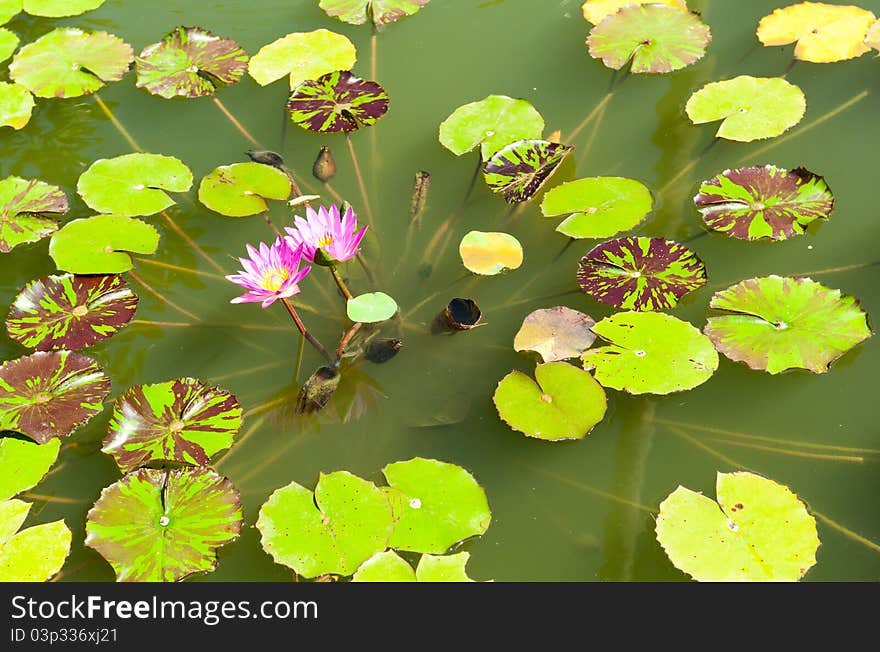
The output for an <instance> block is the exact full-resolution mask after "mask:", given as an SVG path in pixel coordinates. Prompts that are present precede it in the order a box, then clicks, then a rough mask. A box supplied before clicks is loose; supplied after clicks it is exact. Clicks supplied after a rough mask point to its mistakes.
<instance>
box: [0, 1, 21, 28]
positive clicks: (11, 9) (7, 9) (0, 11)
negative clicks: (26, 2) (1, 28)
mask: <svg viewBox="0 0 880 652" xmlns="http://www.w3.org/2000/svg"><path fill="white" fill-rule="evenodd" d="M21 3H22V0H0V25H5V24H6V23H8V22H9V21H10V20H12V19H13V18H14V17H15V16H16V15H17V14H18V13H19V12H20V11H21V10H22V7H21Z"/></svg>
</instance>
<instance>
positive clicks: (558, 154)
mask: <svg viewBox="0 0 880 652" xmlns="http://www.w3.org/2000/svg"><path fill="white" fill-rule="evenodd" d="M573 149H574V147H570V146H566V145H560V144H559V143H551V142H549V141H547V140H518V141H516V142H515V143H511V144H509V145H507V146H505V147H502V148H501V149H500V150H498V152H496V153H495V154H494V155H493V156H492V158H490V159H489V160H488V161H487V162H486V165H484V166H483V175H484V177H485V179H486V184H488V186H489V188H491V189H492V192H496V193H500V194H501V195H503V196H504V200H505V201H506V202H508V203H509V204H519V203H521V202H524V201H528V200H529V199H531V198H532V197H534V196H535V194H536V193H537V192H538V191H539V190H540V189H541V186H543V185H544V183H545V182H546V181H547V179H549V178H550V177H551V176H552V175H553V173H554V172H556V168H558V167H559V164H560V163H562V160H563V159H564V158H565V157H566V156H568V154H569V153H570V152H571V150H573Z"/></svg>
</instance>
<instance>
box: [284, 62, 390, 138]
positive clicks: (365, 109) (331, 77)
mask: <svg viewBox="0 0 880 652" xmlns="http://www.w3.org/2000/svg"><path fill="white" fill-rule="evenodd" d="M287 110H288V111H289V112H290V119H291V120H293V121H294V122H295V123H296V124H298V125H299V126H300V127H302V128H303V129H308V130H309V131H316V132H319V133H335V132H340V131H342V132H349V131H355V130H357V129H360V128H361V127H369V126H370V125H372V124H375V123H376V121H377V120H378V119H379V118H381V117H382V116H383V115H385V113H386V112H387V111H388V93H386V92H385V89H384V88H382V87H381V86H380V85H379V84H377V83H376V82H374V81H366V80H364V79H361V78H360V77H355V76H354V75H353V74H352V73H350V72H347V71H341V70H337V71H335V72H331V73H329V74H326V75H324V76H323V77H319V78H318V79H315V80H309V81H305V82H303V83H302V84H300V85H299V86H297V87H296V89H295V90H294V91H293V94H292V95H291V96H290V99H289V100H288V101H287Z"/></svg>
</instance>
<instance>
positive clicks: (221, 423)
mask: <svg viewBox="0 0 880 652" xmlns="http://www.w3.org/2000/svg"><path fill="white" fill-rule="evenodd" d="M241 420H242V409H241V405H240V404H239V403H238V400H236V398H235V397H234V396H233V395H232V394H230V393H229V392H227V391H224V390H222V389H220V388H218V387H210V386H208V385H206V384H205V383H203V382H202V381H200V380H196V379H195V378H178V379H177V380H171V381H168V382H165V383H156V384H153V385H136V386H134V387H131V388H130V389H128V390H127V391H126V392H125V393H123V394H122V396H120V397H119V398H118V399H117V400H116V405H115V406H114V408H113V415H112V416H111V418H110V426H109V430H108V433H107V436H106V437H105V438H104V441H103V444H104V447H103V448H102V449H101V450H102V451H103V452H105V453H108V454H110V455H112V456H113V457H114V458H115V459H116V464H117V465H118V466H119V468H120V469H121V470H122V471H123V472H124V471H130V470H132V469H136V468H137V467H139V466H144V465H145V464H149V463H150V462H156V461H172V462H182V463H185V464H196V465H199V466H204V465H206V464H208V463H209V461H210V458H211V456H212V455H214V454H215V453H217V452H218V451H221V450H225V449H227V448H229V447H230V446H231V445H232V438H233V437H234V436H235V435H236V433H238V430H239V428H240V427H241Z"/></svg>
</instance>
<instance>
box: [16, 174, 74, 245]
mask: <svg viewBox="0 0 880 652" xmlns="http://www.w3.org/2000/svg"><path fill="white" fill-rule="evenodd" d="M66 212H67V195H65V194H64V192H63V191H62V190H61V189H59V188H57V187H55V186H50V185H49V184H48V183H45V182H43V181H38V180H36V179H22V178H20V177H7V178H6V179H3V181H0V252H3V253H6V252H9V251H12V248H13V247H15V246H16V245H20V244H23V243H26V242H37V241H38V240H41V239H42V238H45V237H46V236H48V235H52V234H53V233H55V231H57V230H58V224H57V223H56V222H55V220H53V219H51V218H50V217H49V216H48V215H49V214H56V215H60V214H63V213H66Z"/></svg>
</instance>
